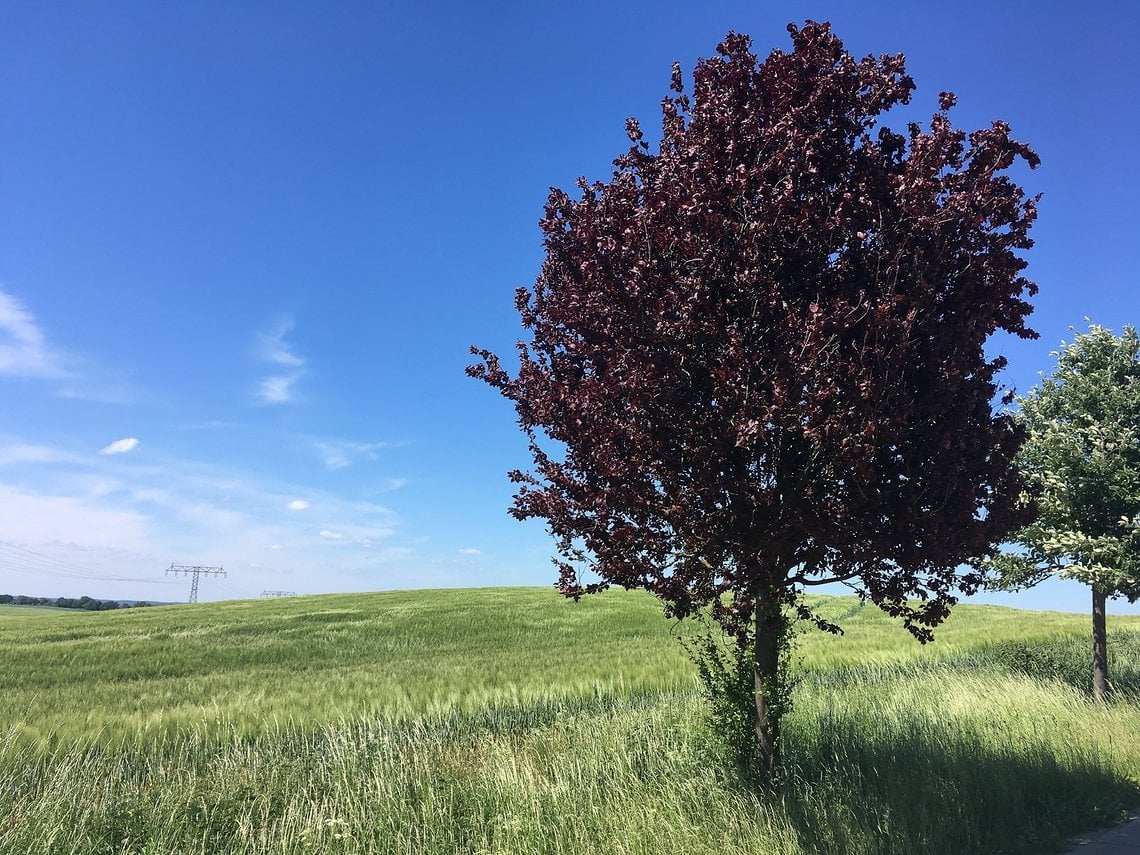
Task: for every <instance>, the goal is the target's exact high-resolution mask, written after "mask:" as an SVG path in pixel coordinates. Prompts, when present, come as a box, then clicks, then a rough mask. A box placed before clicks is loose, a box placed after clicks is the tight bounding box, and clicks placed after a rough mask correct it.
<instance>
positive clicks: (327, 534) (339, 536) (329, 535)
mask: <svg viewBox="0 0 1140 855" xmlns="http://www.w3.org/2000/svg"><path fill="white" fill-rule="evenodd" d="M321 537H323V538H324V539H325V540H344V534H343V533H342V532H339V531H329V530H328V529H327V528H326V529H321Z"/></svg>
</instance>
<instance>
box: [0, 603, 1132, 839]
mask: <svg viewBox="0 0 1140 855" xmlns="http://www.w3.org/2000/svg"><path fill="white" fill-rule="evenodd" d="M818 605H819V608H820V609H821V610H822V611H823V612H824V613H825V614H826V615H828V616H829V617H831V618H832V619H835V620H838V621H839V622H840V623H841V624H842V625H843V626H844V627H845V629H846V635H845V636H844V637H842V638H832V637H828V636H824V635H822V634H819V633H809V634H804V635H802V636H801V637H800V638H799V639H798V644H797V654H796V655H797V658H796V663H797V670H798V673H799V682H798V684H797V686H796V689H795V710H794V711H793V713H792V714H791V715H790V716H789V718H788V720H787V723H786V744H785V752H786V757H787V761H788V776H787V780H786V781H785V782H784V783H783V784H782V785H781V786H780V787H778V788H775V789H772V790H770V791H758V790H757V789H756V788H755V787H752V786H749V785H748V784H747V783H746V782H743V781H740V780H738V779H737V778H736V776H735V775H734V773H733V772H732V770H731V768H729V767H726V766H725V764H724V763H723V762H722V760H721V758H720V756H719V755H718V754H717V752H716V749H715V744H714V742H713V740H712V739H711V738H710V736H709V734H708V732H707V727H706V724H705V720H704V707H703V705H702V703H701V701H700V698H699V696H698V694H697V691H696V687H695V684H694V677H693V669H692V667H691V665H690V664H689V663H688V661H687V659H686V658H685V655H684V652H683V651H682V650H681V647H680V645H679V643H678V640H677V636H678V635H681V634H683V633H684V632H685V631H686V629H685V627H679V626H677V625H676V624H674V623H670V622H669V621H667V620H666V619H664V618H663V617H662V615H661V611H660V607H659V606H658V605H657V604H656V603H655V602H654V601H653V600H652V599H651V598H649V597H648V596H645V595H642V594H637V593H626V592H610V593H607V594H605V595H602V596H598V597H594V598H588V599H586V600H584V601H583V602H581V603H578V604H575V603H570V602H566V601H563V600H562V599H560V598H559V597H557V595H555V594H554V593H553V592H550V591H548V590H543V589H529V588H518V589H481V590H448V591H418V592H396V593H383V594H353V595H331V596H319V597H297V598H290V599H278V600H257V601H240V602H226V603H210V604H201V605H195V606H169V607H156V608H148V609H139V610H130V611H117V612H104V613H83V614H62V615H61V614H59V613H54V612H44V613H42V614H40V615H38V616H36V615H29V614H27V613H24V614H21V615H20V616H19V617H15V616H12V615H10V614H9V613H8V612H7V611H5V612H3V613H0V734H2V735H0V852H3V853H116V855H117V854H118V853H174V852H177V853H247V852H249V853H303V852H321V853H324V852H330V853H388V852H391V853H409V855H410V853H452V852H470V853H530V852H536V853H562V852H567V853H570V852H573V853H594V852H615V853H631V854H632V853H682V852H683V853H690V852H692V853H701V852H708V853H761V855H763V853H835V855H840V853H913V852H929V853H947V855H950V853H954V855H960V853H970V852H977V853H983V852H985V853H990V852H993V853H997V852H1008V853H1037V852H1047V851H1050V850H1051V849H1055V848H1056V847H1057V846H1058V845H1059V844H1060V842H1061V841H1062V840H1063V839H1064V838H1065V837H1067V836H1069V835H1071V834H1073V833H1075V832H1077V831H1080V830H1083V829H1085V828H1089V827H1091V826H1094V825H1096V824H1098V823H1103V822H1107V821H1110V820H1112V819H1114V818H1116V817H1118V816H1120V815H1121V813H1122V812H1123V811H1124V810H1125V809H1126V808H1127V807H1128V806H1130V805H1133V804H1136V803H1137V802H1140V700H1138V699H1140V619H1138V618H1131V619H1129V618H1118V619H1116V620H1110V627H1109V632H1110V636H1111V637H1112V639H1113V648H1112V655H1113V666H1114V668H1115V676H1116V678H1117V685H1118V692H1117V702H1116V703H1115V704H1114V705H1113V706H1112V707H1110V708H1108V709H1098V708H1094V707H1093V706H1092V705H1091V704H1090V703H1089V702H1088V701H1087V700H1086V698H1085V694H1084V692H1083V690H1082V688H1081V685H1080V684H1081V682H1082V680H1084V679H1085V676H1084V670H1085V667H1086V665H1087V660H1088V653H1087V650H1086V647H1087V640H1086V639H1087V635H1088V618H1087V617H1084V616H1081V615H1062V614H1055V613H1026V612H1019V611H1015V610H1010V609H1002V608H997V607H982V606H973V607H969V606H967V607H960V608H959V609H958V610H957V611H956V613H955V615H954V616H953V617H952V618H951V620H950V622H949V623H948V624H947V625H946V626H945V627H944V628H943V629H942V630H941V631H940V632H939V634H938V639H937V641H935V642H934V643H933V644H931V645H927V646H921V645H919V644H917V643H916V642H914V641H913V640H912V639H911V638H910V637H909V636H908V635H907V634H906V633H905V632H903V631H902V630H901V629H900V628H899V627H898V626H897V625H896V624H894V623H893V622H892V621H890V620H889V619H888V618H886V617H885V616H883V615H881V614H880V613H878V612H877V611H876V610H875V609H873V608H870V607H861V606H860V604H859V603H858V602H857V601H856V600H854V599H851V598H838V597H837V598H830V599H828V598H823V599H820V600H819V601H818ZM31 611H35V610H26V612H31Z"/></svg>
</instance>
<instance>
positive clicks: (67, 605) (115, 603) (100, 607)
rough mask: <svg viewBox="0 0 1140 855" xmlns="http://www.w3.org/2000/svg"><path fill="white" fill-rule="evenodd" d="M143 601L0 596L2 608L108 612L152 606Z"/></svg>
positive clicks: (17, 595) (20, 595)
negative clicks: (48, 608)
mask: <svg viewBox="0 0 1140 855" xmlns="http://www.w3.org/2000/svg"><path fill="white" fill-rule="evenodd" d="M150 605H153V603H147V602H143V601H142V600H93V599H91V597H25V596H24V595H23V594H15V595H13V594H0V606H54V607H55V608H57V609H82V610H83V611H88V612H106V611H111V610H112V609H132V608H138V607H140V606H150Z"/></svg>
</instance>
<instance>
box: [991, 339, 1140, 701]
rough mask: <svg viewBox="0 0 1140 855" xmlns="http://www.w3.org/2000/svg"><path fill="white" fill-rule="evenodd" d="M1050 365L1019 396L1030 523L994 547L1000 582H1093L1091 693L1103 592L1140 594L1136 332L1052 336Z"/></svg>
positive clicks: (1100, 648)
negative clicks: (999, 549) (1002, 546)
mask: <svg viewBox="0 0 1140 855" xmlns="http://www.w3.org/2000/svg"><path fill="white" fill-rule="evenodd" d="M1054 355H1055V356H1056V357H1057V368H1056V370H1055V371H1054V372H1053V374H1052V375H1051V376H1049V377H1047V378H1045V379H1044V380H1043V381H1042V382H1041V384H1040V385H1039V386H1037V387H1035V388H1034V389H1033V390H1032V391H1031V392H1030V393H1029V394H1028V395H1027V396H1026V397H1024V398H1022V399H1020V400H1019V401H1018V403H1019V407H1020V416H1019V418H1020V421H1021V423H1022V424H1023V425H1024V426H1025V428H1026V429H1027V430H1028V432H1029V438H1028V441H1027V442H1026V443H1025V445H1024V446H1023V448H1022V450H1021V453H1020V455H1019V457H1018V462H1019V465H1020V467H1021V469H1022V470H1023V471H1024V473H1025V476H1026V480H1027V487H1028V491H1029V492H1028V495H1029V497H1030V499H1031V501H1032V502H1034V503H1035V504H1036V508H1037V511H1038V516H1037V518H1036V520H1035V521H1034V522H1032V523H1031V524H1030V525H1028V526H1026V527H1025V528H1023V529H1022V530H1021V531H1019V532H1017V533H1016V534H1015V535H1014V536H1013V537H1012V538H1011V543H1012V544H1014V545H1015V546H1017V547H1019V549H1018V551H1016V552H1006V553H1003V554H1001V555H1000V556H997V557H996V558H995V560H994V567H995V569H996V570H997V571H998V572H999V575H1000V578H1001V583H1002V584H1004V585H1005V586H1006V587H1011V588H1020V587H1026V586H1029V585H1034V584H1036V583H1038V582H1040V581H1041V580H1042V579H1044V578H1046V577H1048V576H1052V575H1056V576H1060V577H1062V578H1069V579H1075V580H1077V581H1079V582H1083V583H1084V584H1086V585H1089V586H1090V587H1091V588H1092V589H1093V615H1094V632H1093V635H1094V657H1093V658H1094V668H1093V670H1094V675H1093V676H1094V692H1095V693H1096V695H1097V697H1098V698H1103V697H1104V695H1105V692H1106V691H1107V679H1108V670H1107V667H1108V666H1107V650H1106V644H1105V628H1104V602H1105V599H1106V598H1114V597H1124V598H1126V599H1128V600H1129V601H1130V602H1133V601H1135V600H1136V599H1138V598H1140V338H1138V337H1137V334H1136V330H1135V328H1133V327H1125V328H1124V332H1123V334H1122V335H1120V336H1116V335H1114V334H1113V332H1112V330H1108V329H1105V328H1104V327H1101V326H1097V325H1095V324H1094V325H1091V326H1090V327H1089V331H1088V332H1087V333H1083V334H1077V335H1076V336H1075V338H1074V339H1073V341H1072V342H1071V343H1068V344H1066V343H1064V342H1062V344H1061V349H1060V351H1058V352H1057V353H1056V354H1054Z"/></svg>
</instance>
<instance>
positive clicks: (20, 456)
mask: <svg viewBox="0 0 1140 855" xmlns="http://www.w3.org/2000/svg"><path fill="white" fill-rule="evenodd" d="M127 438H128V439H129V438H130V437H127ZM80 447H82V446H80ZM108 447H109V446H108ZM4 464H11V465H10V466H8V467H6V468H5V469H4V470H3V471H4V474H5V477H4V479H3V481H4V483H2V484H0V541H7V542H9V543H18V544H20V545H22V546H24V547H26V548H28V549H33V550H36V551H38V552H43V553H44V554H45V555H49V556H53V557H55V558H58V559H59V560H63V561H70V562H72V563H74V564H75V565H76V566H80V567H89V568H94V570H98V571H100V572H92V573H90V574H88V575H84V574H83V573H80V574H79V575H76V576H74V577H73V578H70V580H69V579H64V578H62V577H61V578H59V579H55V578H54V577H51V578H46V577H45V578H44V579H42V580H41V579H39V578H38V577H37V576H35V575H34V574H23V573H22V572H20V571H18V569H17V568H14V567H9V566H6V565H3V563H2V562H0V590H9V589H12V590H18V591H19V592H20V593H30V594H36V593H43V594H45V595H46V594H51V595H52V596H60V595H64V594H67V595H72V596H77V595H79V594H81V593H88V594H91V595H92V596H96V595H105V596H124V597H130V596H133V595H142V596H144V597H156V596H157V595H156V594H154V593H153V592H150V591H149V590H148V589H146V588H145V586H143V587H142V588H140V587H139V586H137V585H136V586H134V588H132V587H131V585H129V584H126V583H124V585H123V586H118V585H117V583H113V582H110V581H106V580H103V579H101V578H100V577H102V576H104V575H106V576H108V577H109V576H115V577H123V576H129V577H137V578H154V579H155V580H156V584H157V582H158V581H161V580H163V576H162V568H163V566H169V564H170V563H171V562H174V563H179V564H195V563H197V564H211V565H224V566H225V567H226V569H227V570H228V571H229V573H230V577H229V578H228V579H223V580H211V589H210V590H211V594H210V596H211V597H236V596H251V595H255V594H256V592H257V591H259V590H261V589H262V588H279V587H288V588H290V589H291V590H292V589H297V590H305V589H307V590H309V591H321V590H324V591H332V590H360V589H362V588H371V589H380V588H390V587H393V586H397V585H403V586H407V585H410V584H413V583H416V584H418V582H417V580H416V578H415V577H414V575H411V574H412V573H413V571H412V570H411V569H410V567H411V566H412V564H413V563H414V562H413V559H408V561H407V562H405V563H402V564H400V565H399V566H398V567H397V566H396V565H395V564H394V563H393V562H395V558H394V556H395V555H396V552H395V551H394V550H399V549H401V548H403V547H401V545H400V544H399V543H393V540H394V539H395V538H396V537H397V534H398V532H399V530H400V526H399V521H398V519H397V517H396V515H395V514H394V513H393V512H392V511H391V510H389V509H388V508H386V507H384V506H382V505H378V504H375V503H373V502H368V501H360V500H349V499H345V498H344V497H342V496H338V495H335V494H331V493H328V492H325V491H322V490H320V489H318V488H315V487H313V486H311V485H304V484H297V483H289V482H282V481H278V480H277V479H276V478H274V477H273V476H271V475H263V474H258V473H256V472H250V471H246V470H233V469H228V468H221V467H218V466H216V465H213V464H205V463H200V462H197V461H193V460H187V459H185V458H178V457H170V456H166V455H163V454H161V452H158V451H156V450H155V449H152V452H151V453H150V454H148V455H146V456H144V457H138V456H137V455H134V454H121V453H120V455H119V456H117V457H113V458H112V457H109V456H105V455H98V454H91V453H86V454H84V453H79V452H76V451H74V450H72V449H70V448H58V449H53V448H49V447H47V446H46V445H44V444H43V443H37V442H34V441H29V439H27V438H20V437H4V436H0V465H4ZM301 497H304V498H301ZM282 510H285V513H282ZM318 512H319V514H320V516H319V517H317V518H316V519H314V514H315V513H318ZM86 549H91V550H94V551H93V552H92V553H91V555H90V556H89V558H88V559H85V560H81V559H80V558H79V557H78V556H80V554H81V553H82V551H83V550H86ZM128 553H129V554H128ZM416 554H417V555H418V551H416ZM415 560H417V561H418V560H419V559H415ZM132 591H134V593H133V594H132ZM162 598H168V597H165V596H164V597H162Z"/></svg>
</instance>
